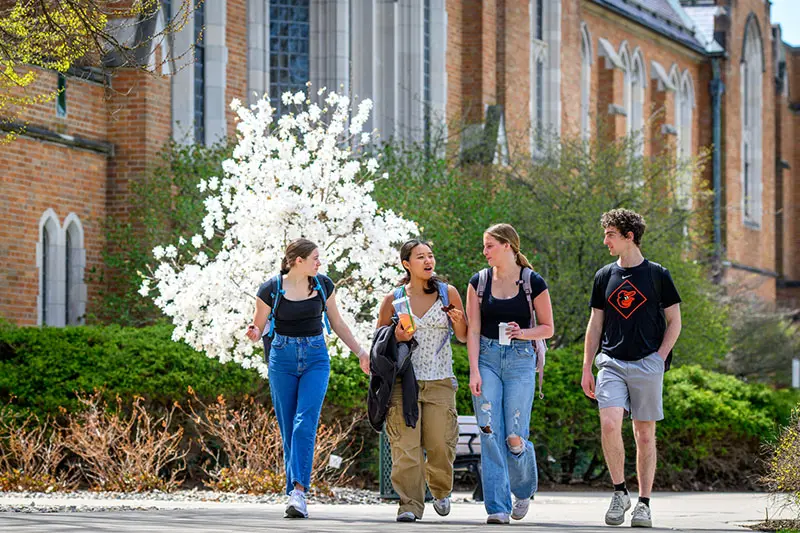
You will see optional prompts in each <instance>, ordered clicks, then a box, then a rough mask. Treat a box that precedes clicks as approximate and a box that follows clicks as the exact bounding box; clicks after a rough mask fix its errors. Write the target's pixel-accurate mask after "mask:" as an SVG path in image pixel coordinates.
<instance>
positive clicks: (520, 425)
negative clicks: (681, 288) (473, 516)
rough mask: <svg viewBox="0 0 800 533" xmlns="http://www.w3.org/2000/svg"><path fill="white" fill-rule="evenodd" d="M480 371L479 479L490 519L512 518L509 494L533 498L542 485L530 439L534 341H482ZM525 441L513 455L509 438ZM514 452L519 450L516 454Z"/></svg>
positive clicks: (475, 399)
mask: <svg viewBox="0 0 800 533" xmlns="http://www.w3.org/2000/svg"><path fill="white" fill-rule="evenodd" d="M480 343H481V344H480V356H479V358H478V369H479V370H480V374H481V380H482V382H483V384H482V386H481V395H480V396H473V397H472V403H473V406H474V408H475V417H476V418H477V419H478V426H479V427H480V428H481V476H482V481H483V498H484V506H485V507H486V512H487V513H488V514H494V513H508V514H510V513H511V506H512V502H511V494H514V496H516V497H517V498H522V499H524V498H530V497H531V496H532V495H533V493H534V492H536V489H537V488H538V485H539V473H538V470H537V466H536V452H535V450H534V449H533V443H532V442H530V441H529V440H528V436H529V434H530V423H531V408H532V407H533V393H534V390H535V388H536V353H535V352H534V351H533V346H532V345H531V343H530V341H518V340H512V341H511V345H510V346H503V345H501V344H500V343H499V342H498V341H497V340H493V339H487V338H486V337H481V340H480ZM513 436H517V437H519V438H520V440H521V441H522V446H521V450H520V451H519V453H513V452H512V450H511V448H510V446H509V444H508V440H507V439H508V438H509V437H513ZM515 451H516V450H515Z"/></svg>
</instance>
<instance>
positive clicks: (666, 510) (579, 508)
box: [0, 492, 774, 533]
mask: <svg viewBox="0 0 800 533" xmlns="http://www.w3.org/2000/svg"><path fill="white" fill-rule="evenodd" d="M634 496H635V495H634ZM609 498H610V494H607V493H599V492H594V493H588V492H581V493H577V492H576V493H570V492H563V493H554V492H544V493H540V494H539V495H537V497H536V500H535V501H534V502H532V504H531V510H530V512H529V513H528V516H527V517H525V519H524V520H522V521H520V522H514V521H512V524H511V525H510V526H507V527H513V528H514V530H515V531H523V530H525V531H571V532H580V533H583V532H587V533H588V532H606V533H608V531H610V530H611V529H614V528H610V527H607V526H605V524H604V523H603V516H604V514H605V510H606V507H607V506H608V502H609ZM30 503H31V498H27V499H25V498H20V497H13V498H12V497H3V496H2V494H0V505H23V504H26V505H27V504H30ZM35 503H36V505H41V506H47V505H91V506H93V507H106V506H108V507H115V506H122V505H128V506H131V507H150V506H153V507H157V509H156V510H142V511H107V512H87V513H70V512H59V513H10V512H9V513H0V531H2V532H3V533H12V532H14V533H16V532H26V533H27V532H30V533H32V532H37V533H39V532H84V531H113V532H115V533H122V532H133V531H146V532H161V531H186V532H192V533H210V532H253V531H324V532H340V533H341V532H347V533H355V532H358V533H367V532H381V533H384V532H388V531H409V530H414V529H420V530H424V531H430V532H434V531H436V532H438V531H445V532H450V531H452V532H455V531H485V529H486V528H487V527H491V528H492V529H496V528H501V529H502V526H487V525H486V523H485V521H486V512H485V511H484V508H483V505H481V504H476V503H455V504H453V506H452V512H451V513H450V516H447V517H440V516H438V515H437V514H436V513H435V512H434V511H433V509H432V507H431V506H430V504H428V505H427V506H426V510H425V517H424V519H423V520H422V521H421V522H417V523H415V524H398V523H397V522H395V520H394V519H395V515H396V513H397V508H396V506H395V505H322V504H316V505H314V504H312V505H309V513H310V515H311V518H310V519H308V520H288V519H284V518H283V505H265V504H252V503H219V502H198V501H193V502H172V501H142V500H136V501H134V500H75V499H60V500H59V499H51V498H42V499H39V500H36V501H35ZM768 507H769V508H770V512H769V514H770V516H773V514H774V513H773V510H772V509H771V501H770V500H769V498H768V497H767V495H765V494H761V493H657V494H655V495H654V496H653V501H652V509H653V524H654V526H655V527H654V529H656V530H662V531H665V530H672V531H704V532H711V531H740V532H746V531H748V530H746V529H743V528H742V527H740V525H739V524H742V523H747V522H757V521H761V520H763V519H764V516H765V509H766V508H768ZM626 519H627V520H626V522H625V523H626V526H627V525H629V524H630V513H628V514H627V515H626ZM626 526H620V527H626Z"/></svg>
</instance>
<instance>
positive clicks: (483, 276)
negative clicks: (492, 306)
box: [475, 267, 492, 309]
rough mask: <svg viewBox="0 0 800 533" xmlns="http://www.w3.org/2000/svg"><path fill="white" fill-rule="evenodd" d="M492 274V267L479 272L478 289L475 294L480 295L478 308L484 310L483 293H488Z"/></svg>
mask: <svg viewBox="0 0 800 533" xmlns="http://www.w3.org/2000/svg"><path fill="white" fill-rule="evenodd" d="M491 272H492V269H491V267H489V268H484V269H483V270H481V271H480V272H478V288H477V289H475V292H477V293H478V307H480V308H481V309H483V293H484V292H486V285H487V284H488V283H489V276H490V274H491Z"/></svg>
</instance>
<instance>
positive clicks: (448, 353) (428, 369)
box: [411, 298, 455, 381]
mask: <svg viewBox="0 0 800 533" xmlns="http://www.w3.org/2000/svg"><path fill="white" fill-rule="evenodd" d="M414 323H415V324H416V326H417V331H416V333H415V334H414V339H416V341H417V343H418V344H419V346H418V347H417V349H416V350H414V353H413V354H412V355H411V363H412V364H413V365H414V374H415V375H416V377H417V380H419V381H434V380H437V379H445V378H454V377H455V374H454V373H453V349H452V348H451V347H450V324H449V322H448V320H447V315H446V314H445V312H444V311H442V300H441V298H437V299H436V302H434V304H433V305H432V306H431V308H430V309H428V311H427V312H426V313H425V314H424V315H423V316H422V317H421V318H419V317H417V316H416V315H415V316H414ZM440 348H441V349H440ZM437 350H438V353H437Z"/></svg>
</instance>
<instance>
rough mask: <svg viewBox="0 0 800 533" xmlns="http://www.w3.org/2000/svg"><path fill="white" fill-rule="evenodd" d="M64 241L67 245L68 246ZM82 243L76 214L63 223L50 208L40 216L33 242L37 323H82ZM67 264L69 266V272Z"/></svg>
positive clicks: (84, 261)
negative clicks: (36, 234) (34, 247)
mask: <svg viewBox="0 0 800 533" xmlns="http://www.w3.org/2000/svg"><path fill="white" fill-rule="evenodd" d="M67 243H69V244H70V246H69V249H67ZM84 246H85V245H84V229H83V224H82V223H81V220H80V217H78V215H76V214H75V213H70V214H68V215H67V217H66V218H65V219H64V224H63V225H62V224H60V223H59V221H58V215H57V214H56V212H55V211H54V210H53V209H52V208H50V209H47V210H46V211H45V212H44V213H43V214H42V216H41V217H40V218H39V233H38V241H37V243H36V268H37V269H38V271H39V276H38V277H39V280H38V283H39V289H38V293H37V297H36V309H37V319H36V323H37V324H38V325H40V326H43V325H46V326H54V327H62V326H65V325H80V324H83V323H84V322H83V321H84V315H85V314H86V295H87V294H86V293H87V291H86V282H85V280H84V273H85V270H86V250H85V247H84ZM68 265H70V267H71V270H70V272H69V273H67V266H68ZM68 303H69V308H68Z"/></svg>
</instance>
